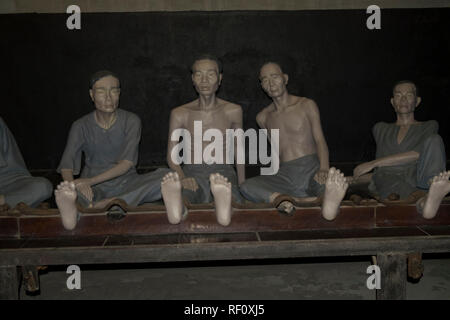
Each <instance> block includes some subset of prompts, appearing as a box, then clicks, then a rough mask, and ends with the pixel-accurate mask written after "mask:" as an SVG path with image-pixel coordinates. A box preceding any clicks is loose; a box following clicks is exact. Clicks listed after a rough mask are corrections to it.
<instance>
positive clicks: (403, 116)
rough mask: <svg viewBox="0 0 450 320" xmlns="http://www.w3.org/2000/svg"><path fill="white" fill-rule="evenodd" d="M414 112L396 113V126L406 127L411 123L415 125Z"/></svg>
mask: <svg viewBox="0 0 450 320" xmlns="http://www.w3.org/2000/svg"><path fill="white" fill-rule="evenodd" d="M415 122H416V120H415V119H414V112H410V113H397V122H396V124H397V125H399V126H407V125H410V124H412V123H415Z"/></svg>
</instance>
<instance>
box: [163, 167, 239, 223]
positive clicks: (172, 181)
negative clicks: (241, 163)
mask: <svg viewBox="0 0 450 320" xmlns="http://www.w3.org/2000/svg"><path fill="white" fill-rule="evenodd" d="M209 182H210V186H211V193H212V194H213V197H214V205H215V208H216V218H217V222H218V223H219V224H221V225H223V226H228V225H229V224H230V222H231V215H232V213H233V208H232V206H231V183H230V182H228V179H227V178H226V177H224V176H222V175H221V174H219V173H215V174H211V175H210V176H209ZM161 194H162V197H163V200H164V204H165V206H166V211H167V217H168V219H169V222H170V223H172V224H178V223H180V222H181V221H182V220H183V219H184V218H186V216H187V208H186V207H185V205H184V202H183V196H182V185H181V180H180V177H179V176H178V173H176V172H169V173H168V174H166V175H165V176H164V178H163V180H162V182H161Z"/></svg>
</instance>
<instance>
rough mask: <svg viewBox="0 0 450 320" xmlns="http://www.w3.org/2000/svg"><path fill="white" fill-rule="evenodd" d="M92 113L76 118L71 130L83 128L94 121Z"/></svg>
mask: <svg viewBox="0 0 450 320" xmlns="http://www.w3.org/2000/svg"><path fill="white" fill-rule="evenodd" d="M94 112H95V111H93V112H90V113H88V114H85V115H84V116H82V117H81V118H78V119H77V120H75V121H74V122H73V123H72V129H80V128H82V127H84V126H85V125H87V124H89V123H90V122H92V121H95V120H94Z"/></svg>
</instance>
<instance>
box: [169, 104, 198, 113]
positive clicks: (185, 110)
mask: <svg viewBox="0 0 450 320" xmlns="http://www.w3.org/2000/svg"><path fill="white" fill-rule="evenodd" d="M196 101H197V100H194V101H191V102H188V103H185V104H183V105H181V106H178V107H175V108H173V109H172V110H171V111H170V115H171V116H181V115H183V114H186V113H188V112H190V111H192V108H193V106H194V104H195V102H196Z"/></svg>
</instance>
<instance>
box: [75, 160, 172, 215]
mask: <svg viewBox="0 0 450 320" xmlns="http://www.w3.org/2000/svg"><path fill="white" fill-rule="evenodd" d="M169 172H170V170H169V169H167V168H159V169H157V170H155V171H153V172H149V173H146V174H138V173H136V172H131V173H130V174H125V175H124V176H120V177H118V178H116V179H112V180H109V181H106V182H103V183H100V184H98V185H95V186H93V187H92V192H93V193H94V199H93V202H97V201H100V200H103V199H107V198H113V197H114V198H119V199H122V200H124V201H125V202H126V203H127V204H128V205H129V206H132V207H135V206H138V205H140V204H143V203H146V202H153V201H157V200H160V199H161V198H162V196H161V181H162V178H163V177H164V176H165V175H166V174H167V173H169ZM78 202H79V203H80V204H81V205H82V206H84V207H87V206H88V205H89V201H88V200H87V199H86V198H85V197H84V196H83V195H82V194H81V193H80V192H78Z"/></svg>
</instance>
